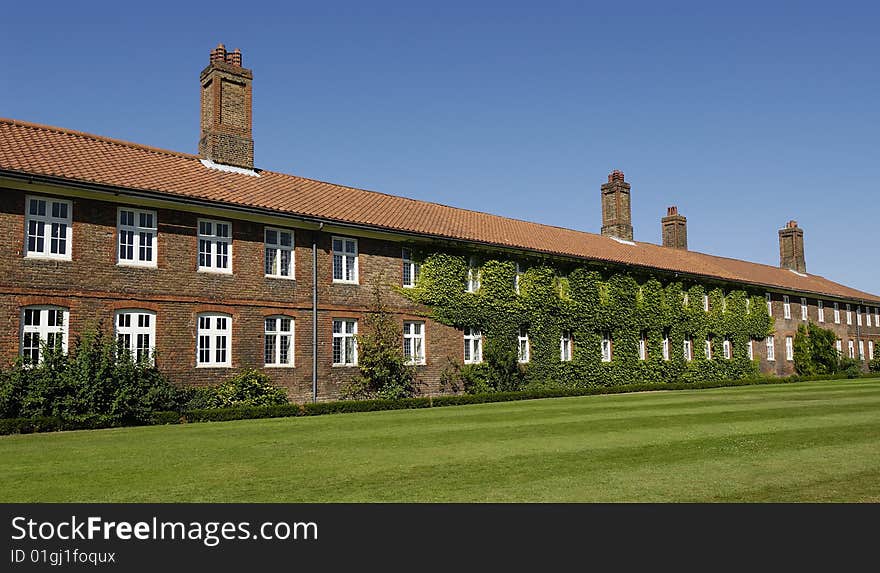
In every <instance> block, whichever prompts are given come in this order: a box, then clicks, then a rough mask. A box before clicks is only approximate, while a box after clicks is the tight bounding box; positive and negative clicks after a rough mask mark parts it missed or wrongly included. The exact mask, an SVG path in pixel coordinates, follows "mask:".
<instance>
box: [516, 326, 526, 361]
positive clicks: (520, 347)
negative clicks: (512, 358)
mask: <svg viewBox="0 0 880 573" xmlns="http://www.w3.org/2000/svg"><path fill="white" fill-rule="evenodd" d="M516 340H517V361H518V362H520V363H521V364H526V363H528V361H529V332H528V330H526V329H525V327H522V326H520V327H519V332H518V333H517V337H516Z"/></svg>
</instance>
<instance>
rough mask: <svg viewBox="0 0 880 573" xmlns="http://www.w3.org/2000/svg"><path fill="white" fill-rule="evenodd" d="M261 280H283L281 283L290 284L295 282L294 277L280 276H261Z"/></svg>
mask: <svg viewBox="0 0 880 573" xmlns="http://www.w3.org/2000/svg"><path fill="white" fill-rule="evenodd" d="M263 278H267V279H281V280H283V281H291V282H293V281H296V277H285V276H282V275H263Z"/></svg>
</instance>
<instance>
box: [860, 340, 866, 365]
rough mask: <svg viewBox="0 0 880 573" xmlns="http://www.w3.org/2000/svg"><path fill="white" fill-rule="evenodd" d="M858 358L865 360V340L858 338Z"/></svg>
mask: <svg viewBox="0 0 880 573" xmlns="http://www.w3.org/2000/svg"><path fill="white" fill-rule="evenodd" d="M859 360H861V361H863V362H864V360H865V341H864V340H859Z"/></svg>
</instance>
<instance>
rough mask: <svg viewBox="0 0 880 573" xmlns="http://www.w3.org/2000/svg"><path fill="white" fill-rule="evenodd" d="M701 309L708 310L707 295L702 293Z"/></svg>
mask: <svg viewBox="0 0 880 573" xmlns="http://www.w3.org/2000/svg"><path fill="white" fill-rule="evenodd" d="M703 310H704V311H706V312H709V295H707V294H704V295H703Z"/></svg>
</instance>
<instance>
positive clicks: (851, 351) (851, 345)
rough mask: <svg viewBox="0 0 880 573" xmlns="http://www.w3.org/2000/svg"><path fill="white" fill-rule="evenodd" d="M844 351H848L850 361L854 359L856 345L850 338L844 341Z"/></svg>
mask: <svg viewBox="0 0 880 573" xmlns="http://www.w3.org/2000/svg"><path fill="white" fill-rule="evenodd" d="M846 349H847V350H848V351H849V357H850V358H851V359H855V357H856V345H855V343H854V342H853V340H852V338H850V339H849V340H847V341H846Z"/></svg>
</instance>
